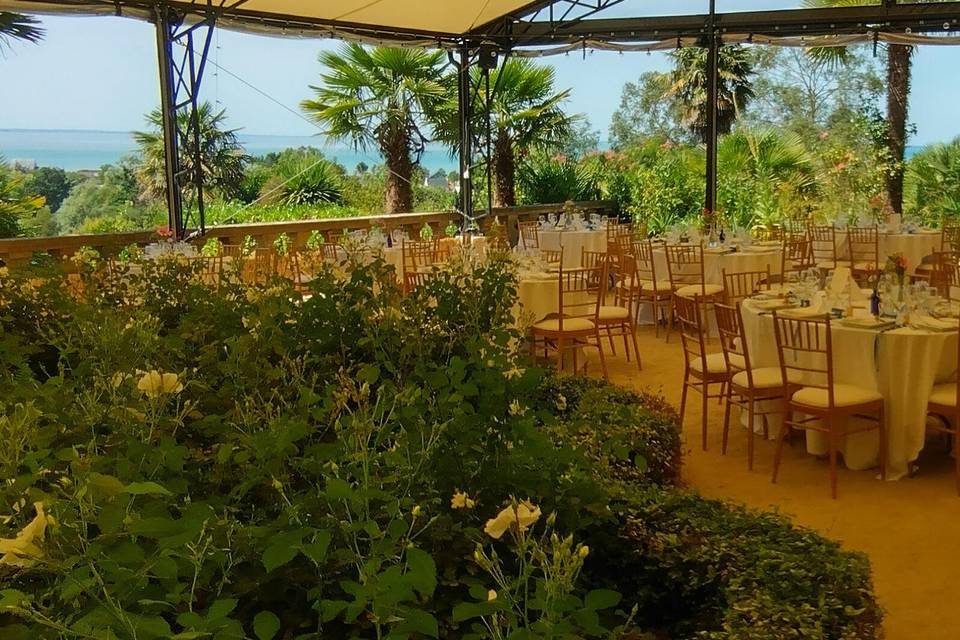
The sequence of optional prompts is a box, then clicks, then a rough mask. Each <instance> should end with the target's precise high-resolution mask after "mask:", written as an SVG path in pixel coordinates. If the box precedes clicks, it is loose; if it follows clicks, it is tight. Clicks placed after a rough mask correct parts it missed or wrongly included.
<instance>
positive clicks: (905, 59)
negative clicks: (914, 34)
mask: <svg viewBox="0 0 960 640" xmlns="http://www.w3.org/2000/svg"><path fill="white" fill-rule="evenodd" d="M892 1H893V2H894V3H896V2H897V0H892ZM938 1H939V0H911V2H938ZM884 2H885V0H804V4H805V5H806V6H808V7H851V6H862V5H865V4H875V5H879V4H884ZM845 52H846V49H844V48H838V47H830V48H827V49H818V50H814V52H813V53H814V55H816V56H817V57H819V58H820V59H822V60H824V61H826V62H833V63H836V62H839V63H842V62H843V61H844V60H845V59H846V55H845ZM912 55H913V47H912V46H910V45H906V44H888V45H887V153H888V155H889V157H888V162H889V163H890V166H889V167H888V168H887V172H886V183H887V200H888V201H889V203H890V206H891V207H892V208H893V210H894V212H896V213H903V174H904V168H905V165H904V153H905V152H906V148H907V114H908V106H909V105H908V103H909V99H910V65H911V58H912Z"/></svg>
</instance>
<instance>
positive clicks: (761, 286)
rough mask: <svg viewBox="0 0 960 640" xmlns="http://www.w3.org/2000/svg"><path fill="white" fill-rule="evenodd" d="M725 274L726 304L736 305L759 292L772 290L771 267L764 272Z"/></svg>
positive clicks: (723, 271) (724, 271) (724, 292)
mask: <svg viewBox="0 0 960 640" xmlns="http://www.w3.org/2000/svg"><path fill="white" fill-rule="evenodd" d="M722 273H723V300H724V303H725V304H728V305H736V304H737V303H738V302H741V301H743V300H746V299H747V298H749V297H750V296H752V295H753V294H754V293H756V292H757V291H769V290H770V267H767V268H766V269H764V270H763V271H734V272H731V273H727V270H726V269H723V270H722Z"/></svg>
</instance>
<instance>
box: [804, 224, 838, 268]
mask: <svg viewBox="0 0 960 640" xmlns="http://www.w3.org/2000/svg"><path fill="white" fill-rule="evenodd" d="M807 235H808V236H809V238H810V251H811V253H813V260H814V262H815V263H817V264H824V263H830V264H833V265H836V263H837V230H836V229H834V228H833V226H832V225H810V226H809V227H807Z"/></svg>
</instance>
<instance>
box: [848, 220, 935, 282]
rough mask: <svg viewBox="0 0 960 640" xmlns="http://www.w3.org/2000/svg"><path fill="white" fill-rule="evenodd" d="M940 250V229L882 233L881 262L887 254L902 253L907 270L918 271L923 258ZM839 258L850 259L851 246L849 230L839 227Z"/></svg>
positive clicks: (911, 272) (910, 271)
mask: <svg viewBox="0 0 960 640" xmlns="http://www.w3.org/2000/svg"><path fill="white" fill-rule="evenodd" d="M939 250H940V232H939V231H925V230H924V231H917V232H916V233H881V234H880V247H879V251H880V255H879V258H880V262H881V263H883V262H884V261H886V259H887V256H890V255H893V254H894V253H902V254H903V255H904V256H906V258H907V271H908V272H909V273H910V274H913V273H915V272H916V269H917V266H918V265H919V264H920V263H921V262H922V261H923V259H924V258H925V257H926V256H928V255H930V254H931V253H933V252H935V251H939ZM837 258H838V260H841V261H842V260H849V259H850V246H849V244H848V243H847V232H846V231H845V230H843V229H837Z"/></svg>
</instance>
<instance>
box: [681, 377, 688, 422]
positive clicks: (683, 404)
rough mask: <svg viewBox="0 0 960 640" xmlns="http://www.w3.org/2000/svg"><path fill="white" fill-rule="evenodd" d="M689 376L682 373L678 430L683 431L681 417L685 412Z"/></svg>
mask: <svg viewBox="0 0 960 640" xmlns="http://www.w3.org/2000/svg"><path fill="white" fill-rule="evenodd" d="M688 381H689V376H688V374H687V372H686V371H684V373H683V391H681V392H680V430H681V431H683V415H684V413H685V412H686V410H687V387H688V386H689V382H688Z"/></svg>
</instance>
